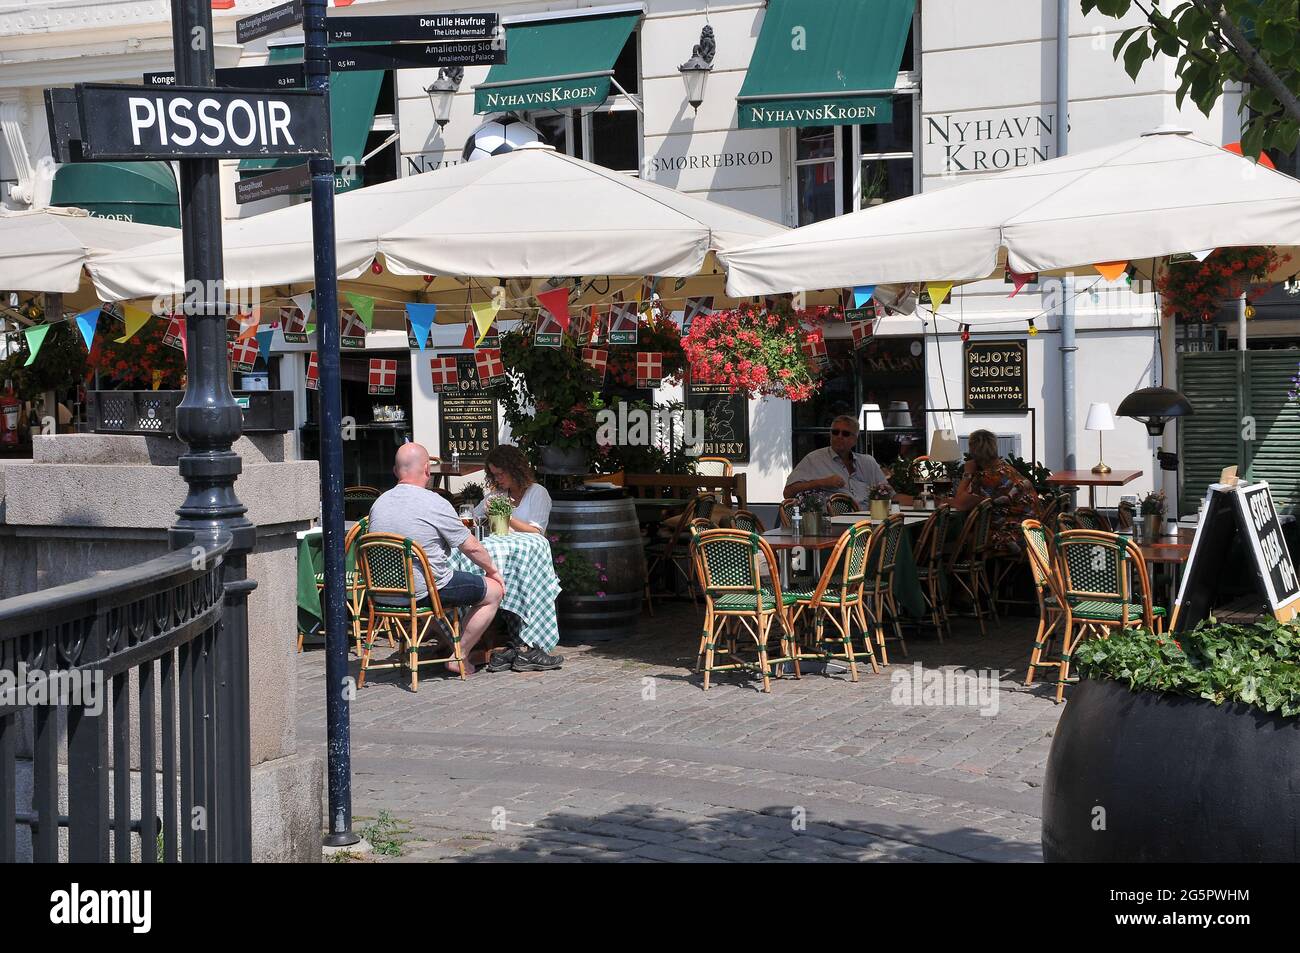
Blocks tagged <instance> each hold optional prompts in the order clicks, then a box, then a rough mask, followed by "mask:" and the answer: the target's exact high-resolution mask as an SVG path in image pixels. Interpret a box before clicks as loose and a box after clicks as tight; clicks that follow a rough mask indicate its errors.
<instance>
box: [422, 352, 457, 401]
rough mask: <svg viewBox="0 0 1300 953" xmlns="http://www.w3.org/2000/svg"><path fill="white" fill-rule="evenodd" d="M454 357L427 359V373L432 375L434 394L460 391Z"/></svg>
mask: <svg viewBox="0 0 1300 953" xmlns="http://www.w3.org/2000/svg"><path fill="white" fill-rule="evenodd" d="M457 368H458V364H457V362H456V359H455V358H454V357H431V358H429V371H430V373H431V374H432V375H433V392H434V393H435V394H446V393H455V392H458V391H459V390H460V373H459V371H458V369H457Z"/></svg>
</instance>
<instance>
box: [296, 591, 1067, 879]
mask: <svg viewBox="0 0 1300 953" xmlns="http://www.w3.org/2000/svg"><path fill="white" fill-rule="evenodd" d="M702 617H703V613H702V611H701V610H699V609H697V608H696V607H695V606H693V605H691V604H690V603H689V602H686V601H680V602H666V603H661V604H660V605H659V608H658V614H657V615H656V616H655V617H654V618H650V617H648V616H642V618H641V621H640V623H639V625H638V626H637V629H636V631H635V633H634V634H633V635H631V636H630V637H629V638H627V639H625V640H622V641H619V642H612V643H604V644H601V645H595V646H588V647H580V648H577V649H574V648H571V647H561V649H560V651H561V652H563V653H565V654H566V656H567V661H566V662H565V665H564V668H563V669H562V670H560V671H558V672H546V673H534V674H517V673H513V672H503V673H498V674H487V673H480V674H478V675H476V676H474V677H473V678H471V679H470V680H469V681H468V682H465V683H462V682H460V681H459V680H458V679H454V678H450V677H445V676H443V675H442V674H441V672H440V670H438V669H436V668H429V669H425V670H424V671H423V673H422V676H421V685H420V690H419V692H418V693H416V694H412V693H411V692H410V691H409V690H408V688H407V686H406V684H405V681H404V680H403V679H401V677H400V676H398V675H397V674H396V673H394V672H391V671H390V672H382V673H378V674H376V675H373V676H371V680H370V682H369V684H367V686H366V688H365V689H363V690H362V691H361V692H359V693H358V695H357V698H356V700H355V701H354V702H353V705H352V757H353V771H354V781H353V805H354V812H355V815H356V817H357V823H356V826H357V827H358V828H364V827H367V826H370V827H371V828H372V830H371V835H372V839H373V840H376V841H377V842H379V843H380V844H381V845H382V844H387V845H389V846H388V849H389V850H390V851H391V852H392V853H393V856H392V857H391V858H390V857H389V856H386V855H384V854H378V853H377V854H374V855H371V857H370V858H368V859H375V860H387V859H400V860H413V861H423V860H453V861H484V860H607V861H656V860H674V861H748V860H763V859H772V860H845V861H851V860H912V861H931V862H935V861H961V860H1007V861H1036V860H1039V859H1040V848H1039V813H1040V803H1041V784H1042V780H1043V771H1044V765H1045V762H1046V759H1047V753H1048V749H1049V747H1050V746H1051V741H1052V737H1051V736H1052V732H1053V729H1054V728H1055V725H1056V722H1057V719H1058V718H1059V716H1060V713H1061V710H1062V709H1061V708H1060V707H1058V706H1057V705H1055V704H1053V702H1052V698H1051V694H1052V693H1051V686H1049V684H1047V683H1044V684H1041V685H1039V684H1036V685H1035V686H1034V687H1033V688H1031V689H1026V688H1024V686H1023V679H1024V674H1025V667H1026V664H1027V662H1028V657H1029V648H1030V642H1031V639H1032V637H1033V631H1034V621H1033V620H1031V619H1028V618H1024V617H1019V618H1011V619H1003V620H1002V622H1001V623H1000V624H999V625H998V626H997V627H990V633H989V635H988V636H987V637H981V636H980V635H979V631H978V629H977V628H976V626H975V625H974V623H973V621H971V620H958V621H955V622H954V625H953V636H952V637H951V638H950V639H948V640H946V641H945V643H944V644H942V645H940V644H939V643H938V642H937V641H936V640H935V638H934V636H933V635H932V634H924V635H920V636H917V637H915V638H911V639H909V644H908V647H909V649H910V650H911V655H910V657H909V658H906V659H904V658H902V657H901V654H900V653H899V652H897V650H896V649H891V661H892V662H893V663H894V664H892V665H891V666H889V667H888V668H885V669H883V670H882V672H881V674H879V675H873V674H871V672H870V670H869V669H867V670H865V671H864V672H863V674H862V676H861V680H860V681H859V682H858V683H857V684H853V683H851V682H850V681H849V679H848V675H847V674H836V675H833V676H831V677H827V676H826V675H824V674H805V675H804V677H803V678H802V679H801V680H798V681H796V680H795V679H793V678H783V679H780V680H777V681H774V683H773V691H772V694H771V695H764V694H762V693H761V692H760V691H758V685H759V683H758V681H757V680H756V679H747V678H743V677H741V676H738V675H728V674H723V675H721V676H718V677H717V682H716V684H715V685H714V687H713V688H711V689H710V690H709V691H708V692H704V691H702V690H701V683H700V679H699V677H698V676H696V675H695V674H693V673H692V672H691V670H690V669H691V666H692V665H693V664H694V653H695V650H696V645H697V643H698V639H699V629H700V623H701V620H702ZM385 648H386V646H385ZM915 662H921V663H922V664H923V665H924V666H925V670H927V671H928V670H931V669H934V668H937V667H940V666H948V667H960V668H963V669H967V670H969V669H977V670H991V671H993V672H995V673H996V677H997V678H998V680H999V687H998V690H997V692H996V703H997V711H996V713H995V714H981V711H980V709H979V708H978V707H975V706H974V705H971V704H966V705H961V704H951V703H950V704H934V703H932V702H934V701H938V699H936V698H933V697H931V695H930V693H927V692H922V693H921V694H920V698H919V700H921V701H927V702H931V703H925V704H908V703H907V702H908V697H907V696H908V694H911V691H910V690H911V689H912V688H913V687H915V686H917V685H919V684H921V682H920V681H919V679H920V677H921V676H920V675H918V674H917V673H916V672H915V671H914V669H913V668H912V666H913V663H915ZM299 663H300V664H299V680H298V684H299V691H298V695H299V697H298V711H299V715H298V722H299V743H300V745H302V746H303V747H304V748H305V747H308V746H315V747H316V749H317V750H320V751H323V750H324V739H325V683H324V673H325V665H324V653H323V651H321V650H320V649H319V648H317V649H309V650H308V651H307V652H306V653H305V654H304V655H302V656H300V658H299ZM352 670H353V672H354V673H355V672H356V670H357V663H356V662H355V661H354V662H353V666H352ZM1051 674H1052V673H1049V678H1050V677H1051ZM933 677H934V676H931V678H933ZM899 680H906V682H907V683H908V684H902V683H900V682H899ZM967 700H968V701H974V700H975V699H974V698H973V697H971V698H967ZM949 701H950V702H951V701H953V699H952V698H951V697H950V698H949ZM985 701H986V702H987V696H986V698H985ZM988 707H991V706H988ZM381 816H382V817H383V823H380V824H378V825H377V826H376V821H377V819H379V818H381ZM399 844H400V846H398V845H399ZM399 851H400V854H399V853H398V852H399Z"/></svg>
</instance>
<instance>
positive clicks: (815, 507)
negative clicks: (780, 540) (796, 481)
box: [794, 490, 826, 515]
mask: <svg viewBox="0 0 1300 953" xmlns="http://www.w3.org/2000/svg"><path fill="white" fill-rule="evenodd" d="M794 501H795V505H796V506H797V507H798V508H799V512H801V513H817V514H818V515H821V514H822V513H825V512H826V493H825V492H823V491H822V490H804V491H803V492H801V493H799V494H797V495H796V496H795V498H794Z"/></svg>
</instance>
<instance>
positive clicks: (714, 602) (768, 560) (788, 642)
mask: <svg viewBox="0 0 1300 953" xmlns="http://www.w3.org/2000/svg"><path fill="white" fill-rule="evenodd" d="M694 549H695V558H696V561H697V563H698V566H699V572H700V579H701V580H702V582H703V584H704V631H703V633H702V635H701V637H700V651H699V659H698V669H699V670H700V671H701V672H703V674H704V688H705V690H706V691H707V690H708V688H709V682H710V679H711V677H712V675H713V673H714V672H720V671H728V670H733V669H749V670H753V669H754V668H755V663H753V662H746V661H743V660H742V659H741V658H740V655H739V653H738V651H737V645H736V642H737V636H738V634H741V635H745V634H747V635H748V636H749V637H750V638H752V639H753V640H754V645H755V647H756V648H757V650H758V661H757V670H758V671H759V672H760V673H761V674H762V676H763V691H764V692H770V691H771V690H772V686H771V681H770V678H769V674H770V673H769V669H770V668H771V666H773V665H775V664H779V663H784V662H793V663H794V672H795V677H796V678H797V677H798V676H799V657H798V656H799V651H798V648H797V646H796V645H795V644H794V630H793V629H792V628H791V626H790V618H789V614H788V609H789V606H791V605H792V604H793V603H794V601H795V597H794V596H792V595H789V594H787V593H783V592H782V591H781V579H780V575H779V573H778V572H777V568H776V557H775V556H774V555H773V554H772V547H771V546H769V545H768V544H767V541H766V540H764V539H763V538H762V537H761V536H759V535H758V534H757V533H745V532H741V531H740V530H735V529H712V530H706V531H705V532H703V533H701V534H700V535H699V537H698V538H697V539H696V540H695V543H694ZM763 566H766V568H767V572H768V581H767V582H766V583H764V581H763V575H762V573H761V567H763ZM773 622H775V623H776V624H777V625H778V626H779V627H780V633H781V654H780V655H779V656H778V657H777V658H771V657H770V656H769V655H768V654H767V644H768V640H769V639H770V637H771V630H772V624H773ZM724 639H725V640H726V646H725V647H719V643H720V642H721V641H723V640H724ZM719 653H721V654H723V655H725V656H727V657H728V659H729V660H730V661H728V662H726V663H724V664H722V665H718V664H716V663H715V661H714V659H715V657H716V656H717V655H718V654H719Z"/></svg>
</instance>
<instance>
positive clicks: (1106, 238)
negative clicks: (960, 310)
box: [719, 128, 1300, 297]
mask: <svg viewBox="0 0 1300 953" xmlns="http://www.w3.org/2000/svg"><path fill="white" fill-rule="evenodd" d="M1250 245H1273V246H1300V181H1297V180H1296V179H1293V178H1291V177H1290V176H1287V175H1283V174H1282V173H1280V172H1276V171H1274V170H1271V169H1268V168H1266V167H1264V166H1260V165H1256V164H1255V163H1254V162H1252V161H1251V160H1248V159H1244V158H1242V157H1241V156H1239V155H1236V154H1234V153H1230V152H1227V151H1226V150H1224V149H1222V148H1221V147H1219V146H1216V145H1213V144H1211V143H1208V142H1204V141H1202V140H1200V139H1197V138H1196V137H1194V136H1193V135H1191V134H1190V133H1189V132H1186V131H1185V130H1172V129H1163V128H1162V129H1159V130H1157V131H1155V132H1153V133H1148V134H1146V135H1144V136H1140V137H1138V138H1136V139H1126V140H1124V141H1123V142H1119V143H1115V144H1114V145H1109V146H1105V147H1103V148H1100V149H1092V150H1089V151H1087V152H1080V153H1077V154H1074V155H1068V156H1064V157H1062V158H1059V159H1052V160H1049V161H1047V162H1041V163H1038V164H1036V165H1032V166H1028V167H1026V168H1023V169H1016V170H1015V171H1010V172H1002V173H999V174H997V175H992V176H989V177H987V178H983V179H977V180H975V181H972V182H966V183H963V184H961V185H954V186H951V187H949V188H941V189H937V190H935V191H933V192H926V193H924V194H923V195H916V196H912V197H910V198H905V199H900V200H898V201H895V202H889V203H887V204H885V205H881V206H878V207H875V208H871V209H866V210H864V211H861V212H856V213H854V214H852V215H845V216H842V217H840V218H835V219H831V220H829V221H825V222H818V223H816V224H814V225H808V226H805V227H803V228H799V229H795V230H794V231H791V232H787V233H785V234H781V235H775V236H771V237H769V238H766V239H761V240H759V241H757V242H755V243H753V244H751V245H747V246H746V247H744V248H740V249H731V250H725V249H724V250H723V251H722V252H721V253H720V255H719V258H720V259H721V260H722V262H723V263H724V265H725V266H726V269H727V291H728V293H729V294H731V295H733V296H737V297H742V296H748V295H761V294H777V293H782V292H789V291H796V290H813V289H825V288H846V287H852V286H858V285H876V284H901V283H906V282H918V281H953V282H962V281H974V280H979V279H982V278H989V277H994V276H996V277H1001V274H1002V272H1001V268H1002V265H1003V262H1005V264H1006V266H1007V267H1009V268H1010V269H1011V270H1012V271H1014V272H1017V273H1020V274H1027V273H1033V272H1039V273H1046V272H1057V273H1059V272H1063V271H1067V270H1076V271H1080V272H1082V271H1083V270H1084V269H1087V268H1089V266H1091V265H1093V264H1096V263H1098V262H1114V261H1127V262H1131V263H1133V264H1135V265H1137V266H1138V269H1139V271H1141V272H1142V273H1144V274H1147V275H1153V274H1154V273H1155V269H1156V268H1157V266H1158V262H1157V259H1160V258H1163V257H1164V256H1167V255H1173V254H1179V253H1182V252H1192V251H1202V250H1206V249H1214V248H1224V247H1230V246H1234V247H1235V246H1250ZM1293 257H1295V260H1294V261H1293V262H1292V263H1290V264H1288V265H1287V266H1286V267H1287V272H1286V273H1287V274H1289V273H1291V272H1294V271H1297V270H1300V256H1293ZM1279 277H1280V276H1279Z"/></svg>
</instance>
